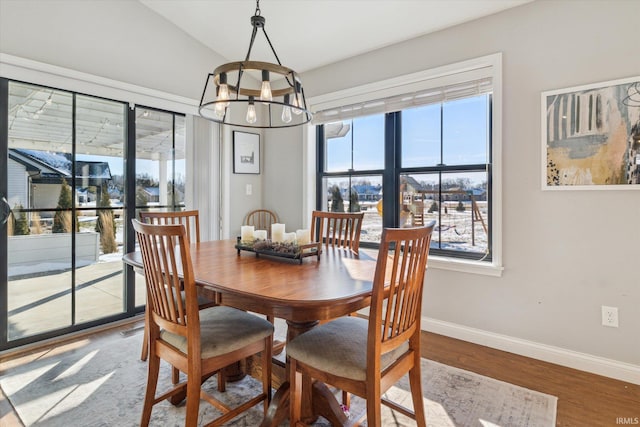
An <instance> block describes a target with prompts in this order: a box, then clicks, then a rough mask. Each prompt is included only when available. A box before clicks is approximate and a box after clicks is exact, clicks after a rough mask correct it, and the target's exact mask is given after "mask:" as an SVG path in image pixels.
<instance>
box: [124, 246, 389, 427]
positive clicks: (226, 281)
mask: <svg viewBox="0 0 640 427" xmlns="http://www.w3.org/2000/svg"><path fill="white" fill-rule="evenodd" d="M235 244H236V240H215V241H208V242H200V243H193V244H191V246H190V252H191V259H192V263H193V271H194V277H195V282H196V284H197V286H198V292H199V294H201V295H203V296H205V297H208V298H211V299H217V300H219V301H220V303H221V304H223V305H228V306H231V307H235V308H239V309H242V310H247V311H251V312H255V313H260V314H264V315H267V316H274V317H279V318H282V319H285V320H286V322H287V341H289V340H291V339H293V338H295V337H296V336H297V335H299V334H301V333H303V332H305V331H307V330H309V329H310V328H312V327H314V326H315V325H317V324H318V323H319V322H321V321H326V320H330V319H335V318H337V317H340V316H345V315H348V314H350V313H353V312H355V311H357V310H359V309H361V308H364V307H367V306H369V305H370V302H371V291H372V283H373V277H374V274H375V268H376V255H377V251H368V250H366V249H361V250H360V251H359V253H358V254H355V253H353V252H352V251H350V250H348V249H338V248H325V247H323V248H322V253H321V254H320V256H319V257H315V256H313V257H307V258H304V259H303V262H302V263H300V262H299V261H298V260H291V259H288V258H280V257H275V256H267V255H263V254H256V253H253V252H248V251H238V250H237V249H236V247H235ZM123 261H124V262H125V263H126V264H128V265H131V266H133V267H137V268H142V265H143V264H142V256H141V254H140V253H139V252H131V253H128V254H126V255H124V257H123ZM288 393H289V388H288V382H284V383H283V384H282V385H281V386H280V388H279V389H278V390H277V392H276V394H275V395H274V398H273V400H272V403H271V406H270V407H269V411H268V415H267V417H266V418H265V420H264V422H263V424H262V425H263V426H276V425H279V424H280V422H281V421H282V420H283V419H285V418H286V417H288V402H289V399H288ZM307 395H308V396H311V399H312V400H313V403H312V402H309V401H307V402H303V413H304V414H305V415H306V417H305V418H307V419H309V420H311V419H313V418H315V417H316V416H318V415H322V416H323V417H325V418H327V419H328V420H329V421H330V422H331V423H332V424H334V425H341V424H344V423H345V422H346V421H347V419H346V416H345V415H344V413H343V412H342V409H341V407H340V405H339V403H338V402H337V400H336V399H335V398H334V396H333V394H331V393H330V392H329V391H328V389H327V388H326V386H323V385H322V384H316V385H314V386H313V387H312V391H311V393H309V394H307Z"/></svg>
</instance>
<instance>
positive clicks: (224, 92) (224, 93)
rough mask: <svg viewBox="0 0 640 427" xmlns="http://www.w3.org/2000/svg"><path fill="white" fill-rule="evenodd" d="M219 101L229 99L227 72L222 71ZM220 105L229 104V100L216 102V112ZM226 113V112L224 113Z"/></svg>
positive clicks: (226, 105)
mask: <svg viewBox="0 0 640 427" xmlns="http://www.w3.org/2000/svg"><path fill="white" fill-rule="evenodd" d="M217 100H218V101H229V85H227V73H220V86H219V87H218V98H217ZM218 105H222V108H223V109H224V108H226V107H228V106H229V102H225V103H223V104H216V113H217V112H218V111H217V108H218ZM222 114H223V115H224V112H223V113H222Z"/></svg>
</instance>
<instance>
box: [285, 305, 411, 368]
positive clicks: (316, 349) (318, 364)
mask: <svg viewBox="0 0 640 427" xmlns="http://www.w3.org/2000/svg"><path fill="white" fill-rule="evenodd" d="M368 326H369V321H368V320H366V319H362V318H359V317H341V318H339V319H336V320H333V321H331V322H329V323H325V324H324V325H320V326H317V327H315V328H313V329H311V330H310V331H308V332H305V333H304V334H302V335H299V336H297V337H296V338H294V339H293V340H292V341H291V342H290V343H289V344H287V356H290V357H292V358H294V359H296V360H299V361H300V362H302V363H304V364H306V365H309V366H312V367H314V368H316V369H319V370H321V371H324V372H327V373H330V374H332V375H336V376H339V377H344V378H350V379H353V380H358V381H364V380H365V379H366V374H367V332H368ZM407 350H409V343H404V344H402V345H401V346H399V347H397V348H395V349H393V350H391V351H390V352H388V353H385V354H383V355H382V356H381V363H380V365H381V367H382V370H384V369H386V368H387V367H389V366H390V365H391V364H392V363H393V362H395V361H396V360H397V359H398V358H399V357H400V356H402V354H404V353H406V352H407Z"/></svg>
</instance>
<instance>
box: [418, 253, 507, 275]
mask: <svg viewBox="0 0 640 427" xmlns="http://www.w3.org/2000/svg"><path fill="white" fill-rule="evenodd" d="M427 264H428V266H429V267H430V268H436V269H439V270H450V271H459V272H461V273H471V274H482V275H485V276H494V277H501V276H502V271H503V270H504V267H502V266H501V265H496V264H492V263H488V262H480V261H469V260H464V259H453V258H446V257H439V256H429V261H428V262H427Z"/></svg>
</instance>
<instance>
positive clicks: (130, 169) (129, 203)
mask: <svg viewBox="0 0 640 427" xmlns="http://www.w3.org/2000/svg"><path fill="white" fill-rule="evenodd" d="M11 82H14V83H24V84H28V85H33V86H38V87H43V88H47V89H49V88H50V89H54V90H61V91H65V92H68V93H70V94H72V95H73V97H74V99H75V96H77V95H82V96H88V97H93V98H100V99H103V100H108V101H113V102H117V103H123V104H125V105H126V106H127V107H128V108H126V117H125V126H126V128H125V131H124V137H125V138H126V140H125V141H124V154H123V159H124V170H123V173H124V181H125V182H124V193H125V206H124V208H123V215H124V217H125V223H126V226H125V228H124V236H123V250H124V251H125V252H130V251H133V250H134V249H135V235H134V232H133V226H132V225H131V218H135V217H136V203H135V200H136V185H135V182H136V115H135V111H136V106H137V107H139V108H149V109H152V110H157V111H163V112H167V113H170V114H173V115H174V123H175V116H185V115H184V114H183V113H178V112H174V111H167V110H163V109H160V108H155V107H144V106H141V105H134V104H133V103H129V102H126V101H121V100H117V99H109V98H105V97H100V96H96V95H92V94H86V93H81V92H77V91H74V90H69V89H58V88H53V87H50V86H47V85H44V84H38V83H31V82H26V81H21V80H18V79H9V78H5V77H0V111H2V112H3V113H2V114H0V171H2V172H1V173H3V174H8V150H9V115H8V111H9V109H8V107H9V84H10V83H11ZM74 116H75V111H74ZM73 123H74V131H73V132H74V133H75V117H74V121H73ZM174 131H175V126H174ZM174 138H175V135H174ZM72 144H73V147H74V148H73V149H74V151H75V146H76V144H77V141H76V137H75V135H74V136H73V141H72ZM2 197H7V198H8V179H6V178H5V176H3V177H2V179H0V203H2V202H1V199H2ZM75 208H76V206H75V203H74V207H73V210H74V211H75ZM0 221H2V218H0ZM0 248H2V249H1V250H0V352H2V351H5V350H9V349H12V348H15V347H20V346H23V345H28V344H33V343H36V342H39V341H43V340H46V339H50V338H54V337H58V336H62V335H65V334H68V333H71V332H77V331H81V330H85V329H89V328H92V327H96V326H101V325H105V324H108V323H112V322H115V321H119V320H124V319H127V318H131V317H133V316H135V315H137V314H139V313H142V312H144V305H143V306H136V305H135V279H136V277H135V276H136V275H135V273H134V271H133V268H132V267H130V266H127V267H126V268H125V267H124V266H123V287H124V289H123V298H124V304H123V311H122V312H120V313H116V314H112V315H107V316H105V317H102V318H99V319H95V320H89V321H86V322H82V323H75V324H74V322H71V324H70V325H69V326H64V327H61V328H56V329H52V330H49V331H45V332H42V333H35V334H33V335H29V336H26V337H21V338H18V339H12V340H11V341H9V335H8V331H9V328H8V326H9V312H8V311H9V310H8V308H9V305H8V273H9V272H8V251H7V249H8V227H7V226H5V225H4V224H3V225H1V226H0ZM76 286H77V284H75V283H74V282H73V281H72V282H71V289H72V292H75V287H76ZM72 309H73V307H72ZM74 315H75V313H74ZM74 318H75V317H74Z"/></svg>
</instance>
